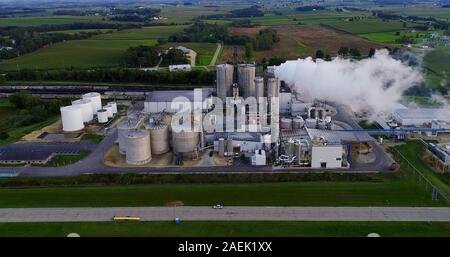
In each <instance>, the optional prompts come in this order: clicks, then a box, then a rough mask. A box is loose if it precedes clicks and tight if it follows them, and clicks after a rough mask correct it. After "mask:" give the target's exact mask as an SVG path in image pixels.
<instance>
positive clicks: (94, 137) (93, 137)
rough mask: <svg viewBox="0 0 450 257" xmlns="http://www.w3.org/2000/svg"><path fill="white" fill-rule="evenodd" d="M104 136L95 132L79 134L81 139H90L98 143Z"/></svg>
mask: <svg viewBox="0 0 450 257" xmlns="http://www.w3.org/2000/svg"><path fill="white" fill-rule="evenodd" d="M103 138H104V136H101V135H95V134H84V135H83V136H81V141H84V140H85V141H90V142H92V143H94V144H99V143H100V142H101V141H102V140H103Z"/></svg>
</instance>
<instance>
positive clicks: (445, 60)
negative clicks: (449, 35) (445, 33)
mask: <svg viewBox="0 0 450 257" xmlns="http://www.w3.org/2000/svg"><path fill="white" fill-rule="evenodd" d="M449 60H450V46H446V47H439V48H436V49H433V50H431V51H429V52H428V53H427V54H426V55H425V57H424V62H423V63H424V64H423V67H424V68H425V69H426V70H425V71H426V72H427V81H428V84H430V85H434V86H435V87H437V86H442V85H445V84H450V61H449Z"/></svg>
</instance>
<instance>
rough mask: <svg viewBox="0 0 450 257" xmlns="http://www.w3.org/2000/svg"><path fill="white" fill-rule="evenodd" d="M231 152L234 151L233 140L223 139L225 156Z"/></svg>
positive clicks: (230, 154)
mask: <svg viewBox="0 0 450 257" xmlns="http://www.w3.org/2000/svg"><path fill="white" fill-rule="evenodd" d="M233 152H234V149H233V140H232V139H227V140H225V155H226V156H232V155H233Z"/></svg>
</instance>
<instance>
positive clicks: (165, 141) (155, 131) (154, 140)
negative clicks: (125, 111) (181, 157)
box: [146, 123, 170, 154]
mask: <svg viewBox="0 0 450 257" xmlns="http://www.w3.org/2000/svg"><path fill="white" fill-rule="evenodd" d="M146 129H147V130H148V131H149V132H150V145H151V149H152V154H163V153H167V152H169V150H170V145H169V127H168V126H167V125H165V124H157V123H150V124H149V125H148V126H146Z"/></svg>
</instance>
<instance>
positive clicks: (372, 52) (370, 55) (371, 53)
mask: <svg viewBox="0 0 450 257" xmlns="http://www.w3.org/2000/svg"><path fill="white" fill-rule="evenodd" d="M374 55H375V49H373V48H370V50H369V57H372V56H374Z"/></svg>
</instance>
